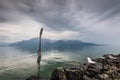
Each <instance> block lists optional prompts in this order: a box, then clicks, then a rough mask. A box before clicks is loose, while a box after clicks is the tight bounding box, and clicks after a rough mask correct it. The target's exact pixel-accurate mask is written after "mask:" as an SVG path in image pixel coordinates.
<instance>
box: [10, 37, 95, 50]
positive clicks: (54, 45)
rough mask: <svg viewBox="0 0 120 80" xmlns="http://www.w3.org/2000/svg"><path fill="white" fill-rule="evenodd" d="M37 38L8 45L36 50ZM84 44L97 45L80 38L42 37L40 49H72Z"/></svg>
mask: <svg viewBox="0 0 120 80" xmlns="http://www.w3.org/2000/svg"><path fill="white" fill-rule="evenodd" d="M38 42H39V40H38V38H33V39H30V40H23V41H19V42H15V43H12V44H10V46H14V47H17V48H19V49H22V50H29V51H37V50H38V45H39V43H38ZM85 46H97V44H94V43H88V42H82V41H80V40H49V39H42V50H51V49H55V50H69V49H70V50H74V49H80V48H81V47H85Z"/></svg>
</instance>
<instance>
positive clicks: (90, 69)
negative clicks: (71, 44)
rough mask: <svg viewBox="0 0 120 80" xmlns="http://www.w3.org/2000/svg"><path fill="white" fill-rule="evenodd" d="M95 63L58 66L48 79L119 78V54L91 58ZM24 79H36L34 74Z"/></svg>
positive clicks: (88, 79)
mask: <svg viewBox="0 0 120 80" xmlns="http://www.w3.org/2000/svg"><path fill="white" fill-rule="evenodd" d="M92 61H94V62H95V63H84V64H83V65H81V66H74V67H58V68H56V69H55V70H54V71H53V73H52V75H51V79H50V80H120V54H118V55H112V54H106V55H104V56H103V57H101V58H97V59H92ZM26 80H46V79H37V78H36V77H34V76H31V77H30V78H28V79H26Z"/></svg>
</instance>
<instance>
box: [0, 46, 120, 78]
mask: <svg viewBox="0 0 120 80" xmlns="http://www.w3.org/2000/svg"><path fill="white" fill-rule="evenodd" d="M104 54H120V47H113V46H92V47H84V48H82V49H80V50H64V51H63V50H62V51H57V50H51V51H47V52H42V62H41V77H43V78H50V75H51V73H52V71H53V70H54V69H55V68H56V67H60V66H62V67H63V66H72V65H80V64H82V63H83V62H86V58H87V57H88V56H89V57H91V58H97V57H101V56H102V55H104ZM36 59H37V53H32V52H29V51H21V50H19V49H16V48H13V47H0V80H25V79H26V78H27V77H29V76H31V75H37V63H36Z"/></svg>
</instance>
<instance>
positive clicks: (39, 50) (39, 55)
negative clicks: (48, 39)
mask: <svg viewBox="0 0 120 80" xmlns="http://www.w3.org/2000/svg"><path fill="white" fill-rule="evenodd" d="M42 32H43V28H41V30H40V34H39V49H38V52H37V53H38V58H37V64H38V74H37V77H38V78H40V62H41V50H42V49H41V37H42Z"/></svg>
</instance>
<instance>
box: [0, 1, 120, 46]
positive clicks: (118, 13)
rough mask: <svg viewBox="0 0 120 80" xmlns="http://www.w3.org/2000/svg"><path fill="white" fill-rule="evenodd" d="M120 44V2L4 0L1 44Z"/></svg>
mask: <svg viewBox="0 0 120 80" xmlns="http://www.w3.org/2000/svg"><path fill="white" fill-rule="evenodd" d="M41 27H43V28H44V33H43V37H44V38H47V39H78V40H83V41H89V42H95V43H105V44H119V45H120V0H0V43H3V42H14V41H20V40H25V39H30V38H33V37H38V33H39V30H40V28H41Z"/></svg>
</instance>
